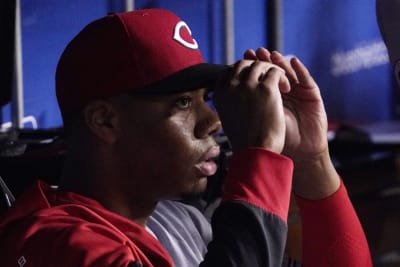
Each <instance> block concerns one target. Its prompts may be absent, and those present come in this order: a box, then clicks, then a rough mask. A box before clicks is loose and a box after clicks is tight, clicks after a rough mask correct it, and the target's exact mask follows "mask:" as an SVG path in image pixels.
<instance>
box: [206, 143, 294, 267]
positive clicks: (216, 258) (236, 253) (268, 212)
mask: <svg viewBox="0 0 400 267" xmlns="http://www.w3.org/2000/svg"><path fill="white" fill-rule="evenodd" d="M292 172H293V164H292V161H291V160H290V159H288V158H286V157H284V156H281V155H278V154H275V153H273V152H270V151H267V150H264V149H261V148H247V149H244V150H241V151H239V152H238V153H235V154H234V156H233V158H232V159H231V163H230V168H229V172H228V175H227V177H226V181H225V184H224V188H223V194H222V203H221V205H220V206H219V207H218V208H217V209H216V211H215V213H214V215H213V217H212V221H211V223H212V228H213V241H211V242H210V244H209V246H208V253H207V254H206V256H205V259H204V261H203V262H202V263H201V265H200V266H202V267H204V266H253V267H256V266H274V267H276V266H281V264H282V259H283V254H284V249H285V243H286V235H287V213H288V209H289V200H290V189H291V179H292Z"/></svg>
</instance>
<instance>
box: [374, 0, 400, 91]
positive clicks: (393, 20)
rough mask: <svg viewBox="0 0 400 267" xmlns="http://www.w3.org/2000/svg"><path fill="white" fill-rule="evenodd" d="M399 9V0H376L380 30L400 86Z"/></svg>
mask: <svg viewBox="0 0 400 267" xmlns="http://www.w3.org/2000/svg"><path fill="white" fill-rule="evenodd" d="M399 11H400V1H398V0H387V1H382V0H377V1H376V17H377V22H378V26H379V30H380V32H381V35H382V38H383V41H384V42H385V45H386V47H387V49H388V52H389V59H390V64H391V67H392V68H393V72H394V77H395V79H396V81H397V84H398V85H399V86H400V49H399V46H400V37H399V27H400V19H399V16H398V14H399V13H398V12H399Z"/></svg>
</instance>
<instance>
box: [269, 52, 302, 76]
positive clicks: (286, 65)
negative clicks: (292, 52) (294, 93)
mask: <svg viewBox="0 0 400 267" xmlns="http://www.w3.org/2000/svg"><path fill="white" fill-rule="evenodd" d="M271 61H272V63H274V64H276V65H278V66H280V67H281V68H283V69H284V70H285V71H286V75H287V76H288V78H289V81H291V82H293V83H298V77H297V74H296V72H295V70H294V69H293V67H292V65H291V64H290V62H289V61H288V60H287V59H286V58H285V57H283V56H282V54H281V53H279V52H278V51H273V52H272V53H271Z"/></svg>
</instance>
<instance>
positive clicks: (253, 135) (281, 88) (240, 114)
mask: <svg viewBox="0 0 400 267" xmlns="http://www.w3.org/2000/svg"><path fill="white" fill-rule="evenodd" d="M289 91H290V84H289V81H288V79H287V77H286V75H285V72H284V71H283V70H282V69H281V68H280V67H278V66H276V65H273V64H271V63H268V62H263V61H253V60H240V61H238V62H237V63H236V64H235V65H234V66H233V69H232V71H231V73H230V74H229V75H228V77H227V78H226V79H225V80H224V81H221V83H220V86H219V88H217V89H216V91H215V93H214V105H215V107H216V108H217V111H218V114H219V116H220V119H221V122H222V126H223V129H224V131H225V133H226V135H227V136H228V138H229V140H230V142H231V145H232V148H233V150H234V151H237V150H239V149H241V148H244V147H262V148H265V149H267V150H270V151H273V152H275V153H279V154H280V153H281V152H282V150H283V148H284V143H285V131H286V126H285V115H284V109H283V105H282V96H281V93H288V92H289Z"/></svg>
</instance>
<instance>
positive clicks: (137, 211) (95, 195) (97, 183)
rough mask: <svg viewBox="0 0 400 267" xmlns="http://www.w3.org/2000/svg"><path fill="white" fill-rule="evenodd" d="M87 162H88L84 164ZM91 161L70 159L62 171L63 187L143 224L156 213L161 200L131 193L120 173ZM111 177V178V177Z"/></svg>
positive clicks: (61, 186)
mask: <svg viewBox="0 0 400 267" xmlns="http://www.w3.org/2000/svg"><path fill="white" fill-rule="evenodd" d="M82 162H84V164H82ZM89 162H93V161H89V160H87V159H86V160H85V161H82V160H80V159H76V160H74V159H73V158H67V159H66V161H65V164H64V168H63V171H62V174H61V179H60V184H59V187H60V188H61V189H63V190H67V191H71V192H74V193H77V194H80V195H82V196H85V197H89V198H91V199H94V200H96V201H98V202H99V203H100V204H101V205H102V206H104V207H105V208H106V209H108V210H110V211H112V212H114V213H116V214H119V215H121V216H123V217H126V218H128V219H130V220H132V221H134V222H135V223H138V224H140V225H142V226H144V225H146V222H147V220H148V218H149V216H150V215H151V213H152V212H153V210H154V208H155V206H156V205H157V201H152V200H147V199H140V198H135V195H137V194H135V192H134V190H132V192H127V190H126V188H124V186H121V185H119V184H118V181H117V180H116V179H115V177H118V174H117V173H113V175H109V174H110V172H109V171H108V170H106V169H104V168H102V167H101V166H105V164H96V166H90V164H89ZM110 177H111V178H110Z"/></svg>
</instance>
